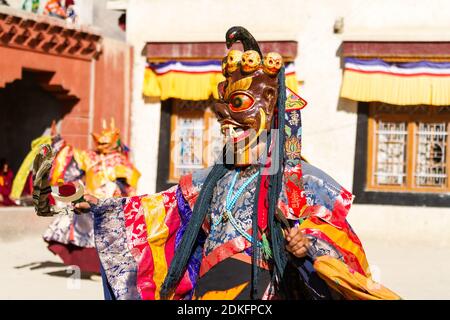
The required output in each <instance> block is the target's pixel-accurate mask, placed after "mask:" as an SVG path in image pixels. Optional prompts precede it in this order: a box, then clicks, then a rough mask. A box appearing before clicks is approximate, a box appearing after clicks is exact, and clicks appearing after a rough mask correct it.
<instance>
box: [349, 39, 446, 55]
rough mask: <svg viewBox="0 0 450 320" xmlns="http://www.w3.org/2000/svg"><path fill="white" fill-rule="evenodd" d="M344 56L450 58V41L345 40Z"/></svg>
mask: <svg viewBox="0 0 450 320" xmlns="http://www.w3.org/2000/svg"><path fill="white" fill-rule="evenodd" d="M342 54H343V56H344V57H368V58H371V57H379V58H383V57H418V58H420V57H423V58H450V42H379V41H373V42H363V41H345V42H344V43H343V48H342Z"/></svg>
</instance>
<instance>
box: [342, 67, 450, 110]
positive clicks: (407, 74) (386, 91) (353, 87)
mask: <svg viewBox="0 0 450 320" xmlns="http://www.w3.org/2000/svg"><path fill="white" fill-rule="evenodd" d="M341 97H343V98H347V99H351V100H356V101H364V102H370V101H380V102H385V103H389V104H393V105H419V104H425V105H434V106H439V105H450V64H449V63H434V62H426V61H421V62H418V63H401V64H395V63H387V62H385V61H382V60H379V59H373V60H359V59H351V58H347V59H346V63H345V70H344V76H343V82H342V88H341Z"/></svg>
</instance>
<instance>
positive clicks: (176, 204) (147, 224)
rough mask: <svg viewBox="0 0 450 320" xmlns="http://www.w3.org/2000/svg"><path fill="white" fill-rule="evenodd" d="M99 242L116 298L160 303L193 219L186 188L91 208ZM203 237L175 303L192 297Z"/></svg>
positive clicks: (98, 245) (191, 260) (104, 266)
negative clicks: (186, 196)
mask: <svg viewBox="0 0 450 320" xmlns="http://www.w3.org/2000/svg"><path fill="white" fill-rule="evenodd" d="M92 211H93V213H94V221H95V222H94V223H95V228H94V229H95V242H96V246H97V249H98V252H99V256H100V261H101V263H102V266H103V268H104V270H105V273H106V277H107V279H108V283H109V285H110V286H111V288H112V291H113V293H114V296H115V298H116V299H151V300H153V299H159V298H160V289H161V286H162V284H163V282H164V279H165V277H166V274H167V271H168V267H169V265H170V263H171V261H172V259H173V256H174V252H175V250H176V248H177V246H178V245H179V243H180V241H181V238H182V236H183V234H184V231H185V230H186V226H187V223H188V222H189V219H190V217H191V215H192V210H191V206H190V205H189V203H188V202H187V201H186V200H185V196H184V195H183V193H182V189H181V188H180V187H179V186H174V187H172V188H170V189H169V190H166V191H164V192H161V193H158V194H154V195H149V196H136V197H129V198H116V199H107V200H104V201H101V202H100V203H99V204H98V205H97V206H94V207H93V209H92ZM201 241H202V239H201V236H199V244H198V246H197V249H196V250H195V251H194V254H193V255H192V256H191V258H190V260H189V262H188V267H187V270H186V273H185V275H184V276H183V278H182V279H181V281H180V283H179V285H178V288H177V290H176V291H175V295H174V297H173V298H174V299H188V298H190V297H191V296H192V292H193V288H194V286H195V282H196V280H197V276H198V272H199V268H200V259H201V252H202V251H201Z"/></svg>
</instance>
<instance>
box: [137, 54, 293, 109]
mask: <svg viewBox="0 0 450 320" xmlns="http://www.w3.org/2000/svg"><path fill="white" fill-rule="evenodd" d="M224 80H225V78H224V76H223V75H222V72H221V65H220V62H219V61H205V62H175V61H171V62H167V63H162V64H158V65H149V66H148V67H147V68H146V69H145V74H144V84H143V94H144V96H147V97H158V98H159V99H161V100H166V99H169V98H175V99H182V100H207V99H209V98H210V97H211V96H213V97H214V98H215V99H217V98H218V97H219V96H218V92H217V85H218V84H219V82H221V81H224ZM286 85H287V86H288V87H289V88H290V89H291V90H292V91H294V92H296V93H298V82H297V78H296V75H295V71H294V66H293V65H292V64H291V66H287V67H286Z"/></svg>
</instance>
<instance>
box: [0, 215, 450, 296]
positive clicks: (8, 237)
mask: <svg viewBox="0 0 450 320" xmlns="http://www.w3.org/2000/svg"><path fill="white" fill-rule="evenodd" d="M0 217H1V219H0V256H1V259H0V283H1V286H0V299H57V300H58V299H103V293H102V286H101V278H100V276H98V275H85V274H82V275H80V276H81V279H78V278H77V277H76V275H74V272H73V270H70V269H68V268H67V267H66V266H64V265H63V264H62V263H61V262H60V260H59V258H58V257H57V256H55V255H53V254H52V253H51V252H49V251H48V250H47V248H46V245H45V243H44V242H43V240H42V239H41V236H40V235H41V233H42V232H43V231H44V230H45V227H46V226H47V225H48V224H49V223H50V221H51V218H37V217H35V216H34V214H33V212H32V210H30V209H25V208H19V209H15V210H6V209H1V210H0ZM360 237H361V238H362V241H363V243H364V246H365V249H366V253H367V255H368V258H369V262H370V264H371V267H372V272H373V274H374V278H375V279H376V280H381V282H382V283H383V284H384V285H386V286H388V287H389V288H390V289H392V290H394V291H396V292H397V293H398V294H400V295H401V296H402V297H403V298H405V299H450V289H449V288H450V274H449V270H450V250H449V249H448V248H439V249H436V248H432V247H430V246H427V245H423V246H418V245H408V244H407V243H402V242H401V241H398V242H397V243H396V244H395V245H394V244H393V243H392V240H390V242H389V243H387V242H386V243H383V242H382V241H380V240H373V239H371V238H366V237H365V235H364V234H360Z"/></svg>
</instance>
